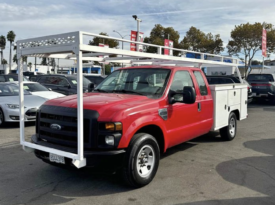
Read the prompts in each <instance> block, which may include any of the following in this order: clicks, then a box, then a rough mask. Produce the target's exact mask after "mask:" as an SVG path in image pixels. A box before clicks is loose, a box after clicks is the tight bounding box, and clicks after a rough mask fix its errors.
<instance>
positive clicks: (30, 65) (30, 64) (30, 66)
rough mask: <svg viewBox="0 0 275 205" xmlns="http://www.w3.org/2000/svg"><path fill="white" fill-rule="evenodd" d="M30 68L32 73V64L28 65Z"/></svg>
mask: <svg viewBox="0 0 275 205" xmlns="http://www.w3.org/2000/svg"><path fill="white" fill-rule="evenodd" d="M28 67H29V68H30V71H32V63H31V62H29V63H28Z"/></svg>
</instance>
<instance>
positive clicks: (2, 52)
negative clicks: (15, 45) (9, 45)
mask: <svg viewBox="0 0 275 205" xmlns="http://www.w3.org/2000/svg"><path fill="white" fill-rule="evenodd" d="M2 61H3V49H1V62H0V64H1V65H2Z"/></svg>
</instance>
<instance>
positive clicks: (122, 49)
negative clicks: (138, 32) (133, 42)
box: [113, 30, 130, 50]
mask: <svg viewBox="0 0 275 205" xmlns="http://www.w3.org/2000/svg"><path fill="white" fill-rule="evenodd" d="M113 32H115V33H118V34H119V35H120V37H121V38H122V39H124V38H125V36H130V35H125V36H122V35H121V34H120V33H119V32H118V31H116V30H113ZM122 50H123V41H122Z"/></svg>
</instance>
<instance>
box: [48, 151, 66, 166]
mask: <svg viewBox="0 0 275 205" xmlns="http://www.w3.org/2000/svg"><path fill="white" fill-rule="evenodd" d="M49 158H50V161H51V162H56V163H60V164H65V158H64V157H63V156H59V155H57V154H52V153H50V156H49Z"/></svg>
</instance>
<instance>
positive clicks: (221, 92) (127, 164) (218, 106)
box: [32, 66, 247, 187]
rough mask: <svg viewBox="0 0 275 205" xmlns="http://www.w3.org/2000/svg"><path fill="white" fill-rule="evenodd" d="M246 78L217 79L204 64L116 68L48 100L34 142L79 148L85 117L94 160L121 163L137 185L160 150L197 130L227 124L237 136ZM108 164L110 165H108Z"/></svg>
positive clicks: (88, 155)
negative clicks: (89, 87)
mask: <svg viewBox="0 0 275 205" xmlns="http://www.w3.org/2000/svg"><path fill="white" fill-rule="evenodd" d="M246 89H247V88H246V85H239V86H238V87H235V86H234V85H224V86H223V85H213V86H211V88H210V86H209V85H208V83H207V80H206V78H205V76H204V74H203V73H202V71H201V70H200V69H198V68H190V67H189V68H188V67H172V66H170V67H162V66H140V67H130V68H123V69H119V70H116V71H114V72H113V73H111V74H110V75H109V76H108V77H107V78H106V79H105V80H104V81H103V82H102V83H100V84H99V85H98V86H97V87H96V89H95V90H94V92H92V93H87V94H85V95H84V96H83V105H84V110H83V118H84V119H78V118H77V104H78V100H77V96H76V95H75V96H66V97H64V98H57V99H53V100H49V101H47V102H46V103H44V104H43V105H42V106H41V107H40V110H39V113H40V114H38V116H39V119H38V122H39V123H37V125H36V133H35V134H34V135H33V136H32V143H34V144H37V145H40V146H45V147H47V148H54V149H60V150H68V151H70V152H71V153H77V149H78V146H77V145H78V141H77V140H78V134H77V125H78V122H79V120H81V121H80V122H82V120H83V126H84V129H83V130H84V133H83V149H84V156H85V163H86V165H87V166H99V165H104V166H105V167H108V170H110V167H111V166H112V165H114V166H116V168H117V171H122V174H123V176H124V179H125V180H126V182H127V183H129V184H130V185H132V186H134V187H141V186H145V185H146V184H148V183H150V182H151V181H152V180H153V178H154V176H155V174H156V172H157V169H158V165H159V160H160V153H163V152H165V151H166V150H167V149H168V148H170V147H173V146H175V145H178V144H180V143H183V142H186V141H189V140H191V139H193V138H195V137H198V136H201V135H203V134H206V133H208V132H209V131H215V130H220V135H221V137H222V139H224V140H227V141H230V140H233V139H234V138H235V137H236V134H237V120H243V119H245V118H246V117H247V104H246V100H247V96H246V95H242V93H246ZM34 153H35V155H36V156H37V157H38V158H40V159H42V160H43V161H44V162H48V163H50V164H53V163H54V164H56V163H60V164H65V165H68V166H69V165H71V164H72V162H71V161H70V160H69V158H66V157H64V156H60V155H57V154H55V153H51V152H50V151H47V150H43V151H42V150H40V149H36V150H35V152H34ZM106 169H107V168H106Z"/></svg>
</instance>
